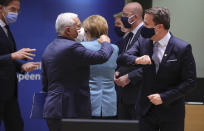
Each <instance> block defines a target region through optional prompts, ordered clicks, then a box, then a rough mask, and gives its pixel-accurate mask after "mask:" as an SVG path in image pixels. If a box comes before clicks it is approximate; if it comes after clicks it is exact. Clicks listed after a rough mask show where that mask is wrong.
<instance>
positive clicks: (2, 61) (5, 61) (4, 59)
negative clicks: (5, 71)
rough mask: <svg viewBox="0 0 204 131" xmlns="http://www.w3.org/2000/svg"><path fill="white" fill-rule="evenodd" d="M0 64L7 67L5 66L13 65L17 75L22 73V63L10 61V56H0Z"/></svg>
mask: <svg viewBox="0 0 204 131" xmlns="http://www.w3.org/2000/svg"><path fill="white" fill-rule="evenodd" d="M0 64H3V65H7V64H15V67H16V71H17V72H19V73H24V72H22V70H21V66H22V63H21V62H19V61H16V60H12V58H11V54H7V55H1V56H0Z"/></svg>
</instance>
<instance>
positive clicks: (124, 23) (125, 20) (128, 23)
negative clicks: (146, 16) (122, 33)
mask: <svg viewBox="0 0 204 131" xmlns="http://www.w3.org/2000/svg"><path fill="white" fill-rule="evenodd" d="M134 16H135V15H132V16H130V17H121V21H122V23H123V25H124V26H125V28H131V25H132V24H134V23H135V21H133V22H129V21H130V19H131V18H132V17H134Z"/></svg>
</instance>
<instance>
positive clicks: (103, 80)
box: [82, 40, 119, 117]
mask: <svg viewBox="0 0 204 131" xmlns="http://www.w3.org/2000/svg"><path fill="white" fill-rule="evenodd" d="M82 45H84V46H85V47H86V48H87V49H90V50H94V51H97V50H99V49H100V48H101V44H100V43H98V41H97V40H94V41H89V42H82ZM111 46H112V47H113V49H114V51H113V54H112V56H111V57H110V58H109V59H108V61H106V62H105V63H103V64H98V65H91V66H90V80H89V87H90V95H91V107H92V108H91V109H92V116H103V117H108V116H116V113H117V98H116V97H117V96H116V91H115V84H114V73H115V69H116V67H117V64H116V60H117V57H118V51H119V49H118V47H117V46H116V45H113V44H111Z"/></svg>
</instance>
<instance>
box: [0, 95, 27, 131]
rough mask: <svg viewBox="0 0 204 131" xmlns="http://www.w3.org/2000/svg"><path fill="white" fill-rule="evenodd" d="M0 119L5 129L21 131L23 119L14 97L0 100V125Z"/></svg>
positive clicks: (7, 130)
mask: <svg viewBox="0 0 204 131" xmlns="http://www.w3.org/2000/svg"><path fill="white" fill-rule="evenodd" d="M1 121H4V126H5V129H6V131H23V128H24V124H23V119H22V117H21V113H20V108H19V104H18V101H17V100H16V99H12V100H6V101H1V100H0V125H1Z"/></svg>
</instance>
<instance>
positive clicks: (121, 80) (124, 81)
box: [114, 72, 130, 87]
mask: <svg viewBox="0 0 204 131" xmlns="http://www.w3.org/2000/svg"><path fill="white" fill-rule="evenodd" d="M118 76H119V72H115V75H114V81H115V83H116V84H117V85H118V86H121V87H125V86H126V85H128V84H129V83H130V80H129V78H128V74H126V75H123V76H121V77H119V78H117V77H118Z"/></svg>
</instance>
